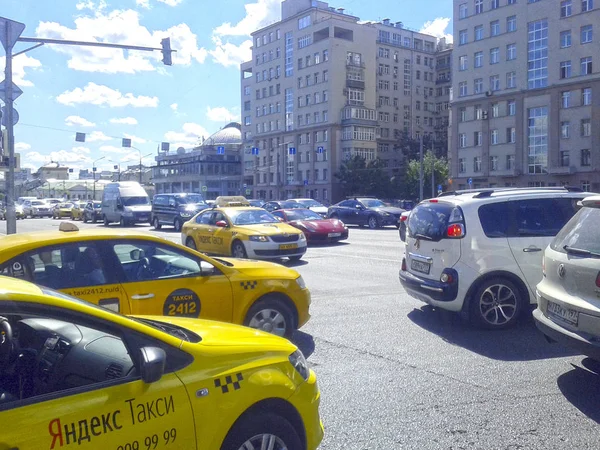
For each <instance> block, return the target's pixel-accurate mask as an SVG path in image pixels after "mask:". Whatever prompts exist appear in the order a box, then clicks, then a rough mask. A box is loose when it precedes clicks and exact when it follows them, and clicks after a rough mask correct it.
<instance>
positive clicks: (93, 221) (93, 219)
mask: <svg viewBox="0 0 600 450" xmlns="http://www.w3.org/2000/svg"><path fill="white" fill-rule="evenodd" d="M96 222H97V219H96V214H94V215H93V216H92V223H96Z"/></svg>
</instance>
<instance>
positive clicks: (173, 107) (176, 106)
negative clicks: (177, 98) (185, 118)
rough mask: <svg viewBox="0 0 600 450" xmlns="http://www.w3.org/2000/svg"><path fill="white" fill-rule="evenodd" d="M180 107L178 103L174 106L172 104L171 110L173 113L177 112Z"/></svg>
mask: <svg viewBox="0 0 600 450" xmlns="http://www.w3.org/2000/svg"><path fill="white" fill-rule="evenodd" d="M178 107H179V105H178V104H177V103H173V104H171V109H172V110H173V111H177V108H178Z"/></svg>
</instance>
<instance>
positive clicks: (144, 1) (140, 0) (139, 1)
mask: <svg viewBox="0 0 600 450" xmlns="http://www.w3.org/2000/svg"><path fill="white" fill-rule="evenodd" d="M135 4H136V5H138V6H141V7H142V8H146V9H149V8H150V0H135Z"/></svg>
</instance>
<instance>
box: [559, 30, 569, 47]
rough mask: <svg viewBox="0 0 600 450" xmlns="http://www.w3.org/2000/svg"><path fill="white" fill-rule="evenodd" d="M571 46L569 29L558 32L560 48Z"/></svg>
mask: <svg viewBox="0 0 600 450" xmlns="http://www.w3.org/2000/svg"><path fill="white" fill-rule="evenodd" d="M570 46H571V30H566V31H561V32H560V48H567V47H570Z"/></svg>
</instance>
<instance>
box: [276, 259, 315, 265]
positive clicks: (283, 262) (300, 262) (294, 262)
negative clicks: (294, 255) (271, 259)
mask: <svg viewBox="0 0 600 450" xmlns="http://www.w3.org/2000/svg"><path fill="white" fill-rule="evenodd" d="M281 264H282V265H284V266H286V267H300V266H305V265H307V264H308V261H304V260H303V259H299V260H297V261H292V260H291V259H288V260H287V261H282V262H281Z"/></svg>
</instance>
